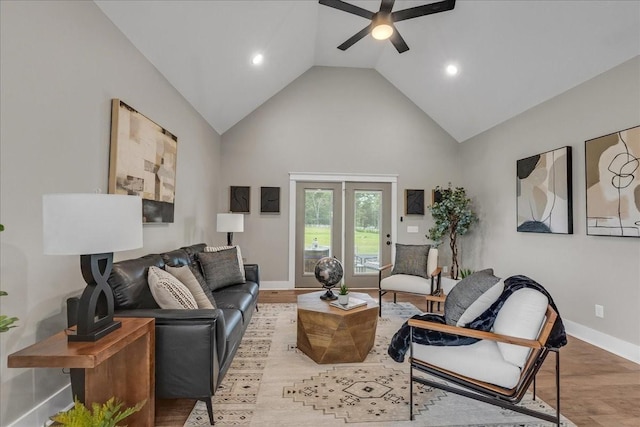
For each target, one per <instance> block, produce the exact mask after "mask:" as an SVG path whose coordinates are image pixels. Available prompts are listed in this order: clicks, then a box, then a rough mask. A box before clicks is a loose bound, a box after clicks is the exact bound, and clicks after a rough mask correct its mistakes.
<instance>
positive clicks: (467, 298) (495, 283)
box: [444, 268, 504, 326]
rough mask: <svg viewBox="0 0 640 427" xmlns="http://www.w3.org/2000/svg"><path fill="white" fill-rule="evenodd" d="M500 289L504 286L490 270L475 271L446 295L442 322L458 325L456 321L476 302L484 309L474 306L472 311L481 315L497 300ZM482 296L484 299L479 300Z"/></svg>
mask: <svg viewBox="0 0 640 427" xmlns="http://www.w3.org/2000/svg"><path fill="white" fill-rule="evenodd" d="M501 287H504V285H503V284H502V282H501V280H500V278H499V277H496V276H494V275H493V269H492V268H488V269H486V270H481V271H476V272H475V273H473V274H471V275H470V276H467V277H465V278H464V279H462V280H461V281H460V282H458V284H457V285H455V286H454V287H453V289H451V292H449V295H447V299H446V300H445V301H444V320H445V322H446V324H447V325H458V320H459V319H460V318H461V317H462V316H463V314H464V313H465V312H466V311H467V309H468V308H469V307H471V305H472V304H473V303H474V302H476V301H478V300H479V301H480V302H482V304H483V305H486V308H484V309H482V307H479V306H478V304H476V305H475V306H474V311H478V310H481V311H480V314H482V313H483V312H484V311H485V310H486V309H487V308H489V307H490V306H491V304H493V302H495V300H497V299H498V297H499V296H500V294H501V293H502V289H500V288H501ZM483 295H484V296H485V298H480V297H481V296H483ZM494 297H495V298H494ZM471 320H474V319H471ZM466 323H468V322H466ZM466 323H465V324H466ZM458 326H463V325H458Z"/></svg>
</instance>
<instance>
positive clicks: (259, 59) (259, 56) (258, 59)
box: [251, 53, 264, 65]
mask: <svg viewBox="0 0 640 427" xmlns="http://www.w3.org/2000/svg"><path fill="white" fill-rule="evenodd" d="M263 61H264V56H262V54H261V53H258V54H257V55H254V56H253V58H251V63H252V64H253V65H260V64H262V62H263Z"/></svg>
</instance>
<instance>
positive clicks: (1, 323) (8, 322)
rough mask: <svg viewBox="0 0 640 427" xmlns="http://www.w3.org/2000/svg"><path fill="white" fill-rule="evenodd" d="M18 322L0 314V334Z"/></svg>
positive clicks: (0, 229)
mask: <svg viewBox="0 0 640 427" xmlns="http://www.w3.org/2000/svg"><path fill="white" fill-rule="evenodd" d="M0 231H4V225H2V224H0ZM5 295H8V294H7V293H6V292H5V291H0V297H3V296H5ZM17 321H18V318H17V317H9V316H5V315H4V314H0V332H7V331H8V330H9V329H11V328H15V327H16V325H14V323H15V322H17Z"/></svg>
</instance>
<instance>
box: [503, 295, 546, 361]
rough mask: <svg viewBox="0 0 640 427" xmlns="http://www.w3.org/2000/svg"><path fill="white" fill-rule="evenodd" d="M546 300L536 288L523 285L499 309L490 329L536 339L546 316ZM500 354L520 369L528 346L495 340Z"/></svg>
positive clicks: (527, 351)
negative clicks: (523, 286)
mask: <svg viewBox="0 0 640 427" xmlns="http://www.w3.org/2000/svg"><path fill="white" fill-rule="evenodd" d="M548 305H549V300H548V299H547V297H546V296H545V295H544V294H543V293H541V292H538V291H536V290H535V289H530V288H523V289H518V290H517V291H515V292H514V293H513V294H512V295H511V296H510V297H509V298H507V300H506V301H505V302H504V305H503V306H502V308H501V309H500V311H498V314H497V316H496V320H495V322H494V323H493V332H495V333H496V334H503V335H509V336H512V337H518V338H526V339H535V338H536V337H537V336H538V334H539V333H540V328H541V327H542V323H543V321H544V318H545V313H546V311H547V306H548ZM498 348H499V349H500V353H501V354H502V357H503V358H504V359H505V360H506V361H508V362H510V363H512V364H514V365H516V366H519V367H520V368H522V367H523V366H524V363H525V362H526V360H527V357H528V356H529V351H530V349H529V348H528V347H523V346H519V345H515V344H506V343H498Z"/></svg>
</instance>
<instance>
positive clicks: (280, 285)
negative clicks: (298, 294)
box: [260, 280, 294, 291]
mask: <svg viewBox="0 0 640 427" xmlns="http://www.w3.org/2000/svg"><path fill="white" fill-rule="evenodd" d="M293 288H294V286H293V282H289V281H280V280H273V281H262V280H261V281H260V289H269V290H273V291H284V290H287V289H293Z"/></svg>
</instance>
